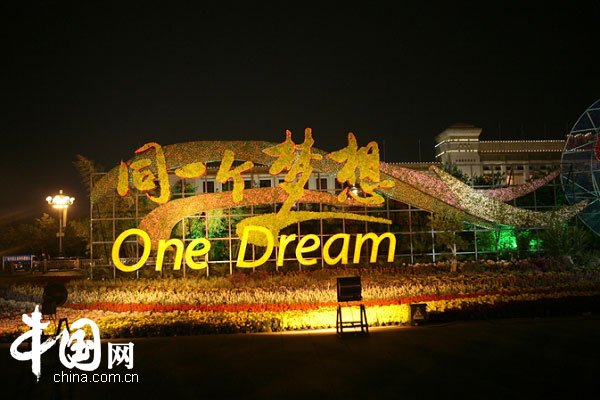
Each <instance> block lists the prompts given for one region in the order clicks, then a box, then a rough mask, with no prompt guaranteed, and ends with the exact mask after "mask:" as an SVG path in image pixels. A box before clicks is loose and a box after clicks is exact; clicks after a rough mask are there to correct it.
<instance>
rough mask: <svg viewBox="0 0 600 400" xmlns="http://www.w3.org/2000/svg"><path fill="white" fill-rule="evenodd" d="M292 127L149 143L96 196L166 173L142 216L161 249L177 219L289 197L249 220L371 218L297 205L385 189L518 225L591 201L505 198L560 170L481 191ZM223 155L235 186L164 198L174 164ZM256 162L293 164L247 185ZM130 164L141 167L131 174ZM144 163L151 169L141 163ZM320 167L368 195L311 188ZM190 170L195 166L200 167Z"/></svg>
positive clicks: (370, 196) (409, 199) (570, 212)
mask: <svg viewBox="0 0 600 400" xmlns="http://www.w3.org/2000/svg"><path fill="white" fill-rule="evenodd" d="M286 135H287V139H286V141H285V142H283V143H281V144H275V143H269V142H262V141H244V142H241V141H232V142H218V141H216V142H204V141H199V142H188V143H179V144H174V145H169V146H165V147H164V148H162V147H160V146H159V145H157V144H156V143H151V144H148V145H145V146H142V147H141V148H140V149H139V150H138V151H137V152H136V156H135V157H134V158H133V159H131V160H129V161H128V162H122V163H121V166H120V167H116V168H113V169H112V170H111V171H110V172H109V173H108V174H107V175H106V176H104V177H103V178H102V179H101V180H100V181H98V182H97V184H96V185H95V187H94V189H93V192H92V195H91V200H92V202H94V201H96V200H97V199H98V198H99V197H101V196H103V195H105V194H107V193H110V192H112V191H114V190H115V189H116V188H118V193H119V194H120V195H122V196H125V195H127V193H128V192H129V186H130V185H134V187H137V188H138V189H140V188H141V189H142V190H149V189H152V188H153V187H154V186H153V185H152V182H151V181H149V177H154V176H158V177H159V182H160V184H161V190H160V193H161V195H160V197H159V198H153V197H151V196H148V197H149V198H150V199H152V200H155V201H157V202H160V203H161V205H160V206H159V207H158V208H156V209H155V210H153V211H152V212H150V213H149V214H148V215H147V216H146V217H145V218H144V219H143V220H142V221H141V223H140V227H141V228H142V229H144V230H146V231H147V232H148V234H149V236H150V239H151V243H152V248H154V249H156V247H157V242H158V240H159V239H161V238H168V237H169V235H170V232H171V230H172V228H173V226H174V225H175V224H176V223H177V222H178V221H179V220H181V219H182V218H184V217H186V216H189V215H192V214H195V213H199V212H203V211H208V210H214V209H217V208H224V207H238V206H250V205H260V204H267V203H283V204H284V205H287V206H286V207H282V208H281V209H280V211H279V212H278V213H277V214H267V215H261V216H258V217H252V218H250V219H249V220H250V221H249V222H246V223H245V225H249V224H250V222H253V223H255V224H259V225H261V226H264V227H267V228H268V229H270V231H271V232H272V234H273V235H274V236H275V238H276V237H277V235H278V233H279V230H280V229H282V228H283V227H286V226H288V225H290V224H292V223H296V222H299V221H304V220H308V219H318V218H346V219H352V218H354V219H362V220H364V216H361V217H352V214H349V213H338V214H335V213H329V214H328V215H325V214H320V213H313V214H310V215H308V214H307V215H303V216H300V215H295V213H296V212H295V211H291V205H292V204H293V202H294V201H301V202H312V203H322V204H330V205H352V204H360V205H363V206H376V205H377V204H379V203H381V201H382V200H381V199H382V198H381V195H383V196H387V197H389V198H391V199H394V200H397V201H400V202H403V203H406V204H410V205H412V206H415V207H418V208H421V209H424V210H428V211H431V212H442V213H453V214H457V215H459V216H462V217H463V218H464V219H465V220H468V221H470V222H472V223H476V224H480V225H483V226H489V224H490V223H494V224H504V225H511V226H515V227H534V226H535V227H544V226H548V225H551V224H554V223H558V222H562V221H565V220H567V219H569V218H571V217H573V216H574V215H576V214H577V213H578V212H579V211H581V210H582V209H583V208H584V207H585V205H586V203H585V202H580V203H577V204H574V205H572V206H569V207H564V208H561V209H558V210H554V211H549V212H535V211H529V210H524V209H519V208H516V207H513V206H510V205H508V204H504V203H502V201H507V200H510V199H513V198H516V197H519V196H522V195H525V194H527V193H530V192H531V191H533V190H535V189H536V188H538V187H540V186H541V185H543V184H544V183H546V182H548V181H550V180H552V179H554V178H555V177H556V174H557V172H554V173H552V174H550V175H548V176H546V177H544V178H542V179H538V180H535V181H533V182H530V183H527V184H524V185H521V186H518V187H512V188H503V189H494V190H487V191H477V190H474V189H472V188H470V187H469V186H467V185H465V184H464V183H462V182H460V181H459V180H457V179H456V178H454V177H452V176H451V175H449V174H447V173H445V172H443V171H441V170H439V169H437V168H435V167H432V168H433V171H434V172H435V175H428V174H424V173H419V172H415V171H411V170H408V169H405V168H401V167H397V166H393V165H390V164H386V163H383V162H379V151H378V147H377V145H376V143H374V142H371V143H369V145H368V146H366V147H358V145H357V143H356V138H355V137H354V135H353V134H352V133H350V134H349V135H348V146H347V147H345V148H344V149H342V150H339V151H336V152H333V153H331V154H326V153H325V152H323V151H321V150H318V149H316V148H313V147H312V145H313V143H314V140H313V139H312V132H311V131H310V129H307V130H306V132H305V141H304V143H303V144H300V145H298V144H295V143H294V142H293V141H292V140H291V133H290V132H289V131H288V132H287V134H286ZM148 149H154V153H156V157H155V158H156V159H157V161H156V162H154V163H152V161H151V159H149V158H148V156H147V155H146V154H145V153H146V152H147V150H148ZM234 158H235V160H244V161H245V163H244V164H243V165H240V166H239V167H238V168H236V169H235V170H231V171H229V169H230V168H231V165H232V163H233V160H234ZM221 160H226V162H222V163H221V167H220V168H219V172H218V173H217V177H220V178H219V180H220V181H223V182H225V181H226V180H227V179H233V180H234V182H235V184H234V190H233V192H231V193H206V194H200V195H197V196H194V197H189V198H183V199H176V200H172V201H168V202H166V203H165V202H164V199H165V192H166V190H167V189H166V188H165V185H164V180H165V178H164V174H165V171H166V170H176V171H178V172H179V174H181V173H182V171H183V172H186V171H188V170H190V171H191V170H193V171H195V173H193V175H194V176H198V175H199V174H203V173H205V171H206V168H205V167H204V166H205V164H206V163H208V162H214V161H221ZM253 165H266V166H271V169H270V173H271V174H278V173H280V172H282V171H284V170H287V171H288V172H287V175H286V177H285V181H284V182H283V183H282V184H281V185H280V186H279V187H278V188H257V189H247V190H243V188H242V184H243V181H242V179H241V177H240V174H241V172H243V171H247V170H249V169H250V168H252V166H253ZM128 168H132V169H134V173H133V174H132V175H133V179H132V180H131V181H130V179H131V178H130V176H129V175H130V174H129V173H128ZM142 169H144V171H140V170H142ZM313 171H316V172H320V173H325V174H331V175H335V176H336V177H337V179H338V181H339V182H349V183H350V184H359V186H360V187H361V188H362V192H363V193H365V195H366V197H361V196H357V195H355V194H354V193H352V192H348V187H346V188H345V189H344V191H342V193H341V194H340V195H339V196H337V197H336V196H333V195H331V194H329V193H322V192H313V191H309V190H306V189H304V185H305V184H306V181H307V178H308V176H309V175H310V173H312V172H313ZM355 171H358V172H357V173H356V175H354V174H355ZM189 173H190V174H192V172H189ZM136 174H137V175H136ZM190 176H191V175H190ZM159 200H160V201H159ZM372 221H375V220H372ZM377 222H382V223H389V222H387V221H384V220H377ZM242 226H244V223H242ZM238 233H239V232H238ZM259 236H260V235H259ZM259 236H255V237H252V236H251V237H250V238H249V243H253V244H257V245H265V242H264V240H261V239H260V237H259ZM275 240H277V239H275Z"/></svg>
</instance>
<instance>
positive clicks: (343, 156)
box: [327, 132, 394, 204]
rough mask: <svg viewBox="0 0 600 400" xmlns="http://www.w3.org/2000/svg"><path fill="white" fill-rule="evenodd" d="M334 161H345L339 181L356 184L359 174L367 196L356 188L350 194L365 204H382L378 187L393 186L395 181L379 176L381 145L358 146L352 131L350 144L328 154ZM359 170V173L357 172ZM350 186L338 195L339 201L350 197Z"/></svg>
mask: <svg viewBox="0 0 600 400" xmlns="http://www.w3.org/2000/svg"><path fill="white" fill-rule="evenodd" d="M327 156H328V157H329V158H331V159H332V160H334V161H337V162H339V163H344V166H343V167H342V168H341V169H340V171H339V172H338V173H337V175H336V179H337V180H338V182H339V183H346V182H347V183H349V184H350V185H352V186H354V185H355V184H356V178H357V175H358V178H359V185H360V188H361V190H362V192H363V193H364V194H365V197H362V196H358V195H357V193H355V191H354V190H351V191H350V196H351V197H352V198H353V199H354V200H356V201H358V202H361V203H363V204H381V203H383V202H384V199H383V197H382V196H381V195H380V194H378V193H376V192H375V189H377V188H391V187H393V186H394V182H393V181H391V180H385V181H381V180H380V177H379V146H378V145H377V143H376V142H370V143H369V144H367V146H366V147H361V148H359V147H358V143H357V141H356V137H355V136H354V134H353V133H352V132H350V133H348V146H346V147H344V148H343V149H341V150H338V151H334V152H333V153H329V154H328V155H327ZM356 170H358V173H357V172H356ZM348 189H349V188H348V187H346V188H345V189H344V190H343V191H342V192H341V193H340V194H339V196H338V201H340V202H342V203H343V202H345V201H346V199H347V198H348Z"/></svg>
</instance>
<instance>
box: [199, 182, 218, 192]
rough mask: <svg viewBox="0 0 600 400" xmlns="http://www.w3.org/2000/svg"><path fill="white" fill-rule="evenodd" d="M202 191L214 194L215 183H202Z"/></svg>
mask: <svg viewBox="0 0 600 400" xmlns="http://www.w3.org/2000/svg"><path fill="white" fill-rule="evenodd" d="M202 191H203V192H204V193H214V192H215V183H214V182H212V181H208V182H202Z"/></svg>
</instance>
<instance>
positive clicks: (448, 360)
mask: <svg viewBox="0 0 600 400" xmlns="http://www.w3.org/2000/svg"><path fill="white" fill-rule="evenodd" d="M599 340H600V317H598V316H592V317H570V318H545V319H509V320H495V321H475V322H457V323H451V324H445V325H432V326H423V327H414V328H411V327H404V328H402V327H396V328H382V329H377V330H375V329H374V330H372V332H371V335H370V336H369V337H368V338H360V337H349V338H345V339H338V338H337V337H336V336H335V334H334V333H332V332H324V333H323V332H309V333H284V334H246V335H244V334H236V335H212V336H196V337H174V338H145V339H133V340H132V341H133V342H134V343H135V357H134V358H135V365H134V369H133V370H131V371H129V370H126V369H123V368H121V367H119V369H117V370H111V371H110V372H113V371H117V372H120V373H122V374H124V373H126V372H135V373H137V374H138V375H139V380H140V383H138V384H126V383H120V384H106V383H104V384H102V383H86V384H83V383H80V384H66V383H60V384H55V383H53V382H52V378H53V374H54V373H60V372H61V371H62V370H64V369H63V368H62V367H60V364H59V363H58V360H57V358H58V357H57V355H56V352H53V351H51V352H49V353H46V354H44V356H43V358H42V379H41V381H40V383H39V384H35V382H34V378H33V374H32V373H31V369H30V368H31V364H30V363H29V362H17V361H15V360H13V359H12V358H11V357H10V355H9V351H8V347H9V345H7V344H3V345H0V367H1V370H0V372H1V373H0V376H1V378H0V379H1V381H0V382H1V386H0V388H1V392H0V393H2V399H11V398H16V397H13V395H15V394H16V393H15V392H16V390H17V389H18V390H19V392H20V393H19V394H20V395H19V398H25V399H26V398H32V399H33V398H35V399H40V400H47V399H52V398H66V399H105V400H106V399H108V400H114V399H120V398H128V399H137V398H144V399H188V398H190V399H213V398H216V399H227V398H260V399H270V398H276V399H288V398H290V399H300V398H310V399H321V398H332V399H345V398H361V399H378V398H392V399H411V398H437V399H452V398H461V399H463V398H477V399H488V398H498V399H513V398H529V399H531V398H555V396H556V395H566V396H568V397H566V398H569V399H571V398H573V399H575V398H596V399H597V398H600V350H599V348H598V346H599ZM112 341H113V342H115V341H125V340H112ZM127 341H128V340H127ZM106 364H107V353H106V344H104V345H103V353H102V366H101V370H98V371H97V372H109V371H108V370H106ZM65 371H66V370H65ZM90 375H91V373H90Z"/></svg>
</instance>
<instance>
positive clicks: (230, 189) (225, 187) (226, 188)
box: [221, 180, 233, 192]
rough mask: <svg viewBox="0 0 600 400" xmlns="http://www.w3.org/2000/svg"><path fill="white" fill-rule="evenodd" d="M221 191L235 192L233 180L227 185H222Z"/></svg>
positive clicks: (226, 183)
mask: <svg viewBox="0 0 600 400" xmlns="http://www.w3.org/2000/svg"><path fill="white" fill-rule="evenodd" d="M221 190H223V191H224V192H230V191H232V190H233V181H232V180H228V181H227V182H225V183H222V184H221Z"/></svg>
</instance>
